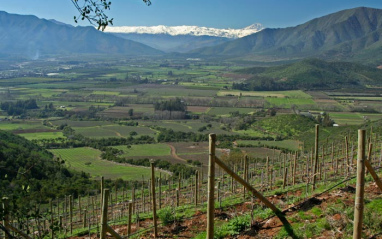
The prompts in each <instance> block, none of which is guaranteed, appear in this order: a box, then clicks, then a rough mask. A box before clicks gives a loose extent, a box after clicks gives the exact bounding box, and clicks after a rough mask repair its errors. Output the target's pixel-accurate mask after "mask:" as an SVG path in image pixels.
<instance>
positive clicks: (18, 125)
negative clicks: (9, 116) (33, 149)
mask: <svg viewBox="0 0 382 239" xmlns="http://www.w3.org/2000/svg"><path fill="white" fill-rule="evenodd" d="M44 128H46V127H45V126H44V125H42V123H41V121H11V122H10V121H2V122H0V130H7V131H14V130H28V129H44Z"/></svg>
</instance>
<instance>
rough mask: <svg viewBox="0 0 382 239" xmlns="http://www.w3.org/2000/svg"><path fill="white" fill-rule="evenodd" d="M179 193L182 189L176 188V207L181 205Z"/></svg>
mask: <svg viewBox="0 0 382 239" xmlns="http://www.w3.org/2000/svg"><path fill="white" fill-rule="evenodd" d="M179 193H180V190H178V189H176V207H179Z"/></svg>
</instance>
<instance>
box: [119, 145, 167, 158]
mask: <svg viewBox="0 0 382 239" xmlns="http://www.w3.org/2000/svg"><path fill="white" fill-rule="evenodd" d="M113 148H115V149H118V150H122V151H123V154H122V155H121V156H122V157H126V158H134V157H151V156H169V155H171V148H170V146H169V145H167V144H138V145H129V146H128V147H127V146H126V145H119V146H113Z"/></svg>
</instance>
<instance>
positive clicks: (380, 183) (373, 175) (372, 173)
mask: <svg viewBox="0 0 382 239" xmlns="http://www.w3.org/2000/svg"><path fill="white" fill-rule="evenodd" d="M372 148H373V144H372V143H370V145H369V152H368V157H367V159H365V166H366V168H367V169H368V171H369V173H370V174H371V176H372V177H373V179H374V181H375V183H376V184H377V185H378V187H379V189H380V190H381V191H382V182H381V180H380V179H379V177H378V175H377V174H376V173H375V171H374V169H373V166H372V165H371V163H370V157H371V150H372Z"/></svg>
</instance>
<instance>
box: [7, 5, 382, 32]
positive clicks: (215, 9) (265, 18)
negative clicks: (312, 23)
mask: <svg viewBox="0 0 382 239" xmlns="http://www.w3.org/2000/svg"><path fill="white" fill-rule="evenodd" d="M79 1H81V0H79ZM111 1H112V6H111V8H112V9H111V10H110V11H108V15H109V16H110V17H113V18H114V25H115V26H155V25H169V26H177V25H197V26H207V27H217V28H242V27H245V26H248V25H251V24H252V23H261V24H263V25H264V26H265V27H271V28H278V27H288V26H295V25H298V24H301V23H304V22H306V21H308V20H311V19H313V18H316V17H320V16H323V15H326V14H329V13H333V12H336V11H339V10H343V9H349V8H354V7H359V6H365V7H373V8H382V1H381V0H152V5H151V6H149V7H148V6H146V5H145V4H144V3H143V2H142V0H111ZM0 10H3V11H7V12H10V13H18V14H31V15H36V16H38V17H40V18H46V19H56V20H58V21H61V22H65V23H69V24H73V25H74V24H75V23H74V22H73V16H74V15H77V12H76V9H75V8H74V6H73V5H72V3H71V1H70V0H0ZM81 25H87V22H83V23H81Z"/></svg>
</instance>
